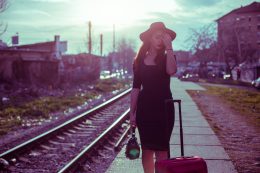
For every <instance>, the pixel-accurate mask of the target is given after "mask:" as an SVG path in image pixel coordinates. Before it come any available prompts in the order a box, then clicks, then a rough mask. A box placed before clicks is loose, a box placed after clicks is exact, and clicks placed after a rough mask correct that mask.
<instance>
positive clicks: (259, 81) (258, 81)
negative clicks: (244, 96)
mask: <svg viewBox="0 0 260 173" xmlns="http://www.w3.org/2000/svg"><path fill="white" fill-rule="evenodd" d="M251 84H252V86H253V87H255V88H257V89H260V77H258V78H257V79H256V80H253V81H252V82H251Z"/></svg>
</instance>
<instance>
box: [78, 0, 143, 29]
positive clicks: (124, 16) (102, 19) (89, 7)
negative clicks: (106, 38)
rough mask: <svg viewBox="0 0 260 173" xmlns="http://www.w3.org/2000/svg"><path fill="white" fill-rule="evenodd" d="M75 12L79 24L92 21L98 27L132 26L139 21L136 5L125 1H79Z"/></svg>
mask: <svg viewBox="0 0 260 173" xmlns="http://www.w3.org/2000/svg"><path fill="white" fill-rule="evenodd" d="M79 2H80V4H79V3H77V7H76V9H75V11H74V13H75V14H74V15H76V16H77V19H78V22H80V23H82V22H87V21H92V22H93V23H95V24H98V25H105V26H108V25H113V24H120V25H131V24H132V23H133V22H134V21H136V20H138V17H140V13H137V11H139V10H136V9H137V7H136V3H133V2H132V3H129V2H131V1H128V3H126V1H123V0H109V1H108V0H96V1H83V0H82V1H79Z"/></svg>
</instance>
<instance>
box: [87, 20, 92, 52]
mask: <svg viewBox="0 0 260 173" xmlns="http://www.w3.org/2000/svg"><path fill="white" fill-rule="evenodd" d="M91 27H92V26H91V21H89V22H88V53H89V54H91V50H92V40H91Z"/></svg>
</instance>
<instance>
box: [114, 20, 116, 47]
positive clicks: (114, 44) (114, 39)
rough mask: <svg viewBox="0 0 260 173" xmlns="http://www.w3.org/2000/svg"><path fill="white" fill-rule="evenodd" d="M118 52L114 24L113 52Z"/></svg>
mask: <svg viewBox="0 0 260 173" xmlns="http://www.w3.org/2000/svg"><path fill="white" fill-rule="evenodd" d="M115 50H116V36H115V24H113V52H115Z"/></svg>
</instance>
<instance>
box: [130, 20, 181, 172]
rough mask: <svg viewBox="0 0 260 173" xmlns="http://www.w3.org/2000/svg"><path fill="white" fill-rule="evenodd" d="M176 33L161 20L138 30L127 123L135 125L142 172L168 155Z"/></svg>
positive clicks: (172, 115)
mask: <svg viewBox="0 0 260 173" xmlns="http://www.w3.org/2000/svg"><path fill="white" fill-rule="evenodd" d="M175 37H176V33H175V32H174V31H172V30H170V29H167V28H166V27H165V25H164V24H163V23H162V22H155V23H152V24H151V26H150V28H149V29H148V30H146V31H145V32H143V33H141V34H140V39H141V40H142V42H143V45H142V46H141V48H140V49H139V52H138V54H137V56H136V58H135V60H134V64H133V71H134V79H133V89H132V91H131V106H130V123H131V125H132V126H137V128H138V131H139V134H140V139H141V147H142V164H143V169H144V172H145V173H154V160H153V156H154V154H155V157H156V160H162V159H166V158H168V151H169V141H170V136H171V133H172V129H173V125H174V106H173V105H172V103H171V105H169V104H168V105H166V104H165V100H167V99H172V93H171V90H170V77H171V75H174V74H175V73H176V71H177V66H176V59H175V56H174V52H173V49H172V41H173V40H174V39H175Z"/></svg>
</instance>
